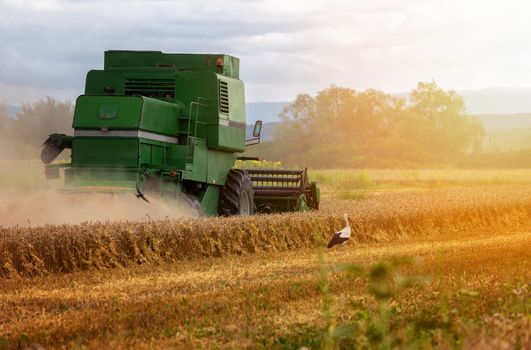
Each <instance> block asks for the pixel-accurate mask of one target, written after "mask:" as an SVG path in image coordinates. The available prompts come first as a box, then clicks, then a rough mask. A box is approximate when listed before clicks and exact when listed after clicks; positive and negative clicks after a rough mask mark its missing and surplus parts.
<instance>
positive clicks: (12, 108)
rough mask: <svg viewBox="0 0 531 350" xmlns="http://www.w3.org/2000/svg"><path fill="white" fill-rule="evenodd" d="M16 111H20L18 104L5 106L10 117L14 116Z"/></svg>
mask: <svg viewBox="0 0 531 350" xmlns="http://www.w3.org/2000/svg"><path fill="white" fill-rule="evenodd" d="M18 111H20V107H19V106H7V113H8V114H9V116H10V117H15V116H16V115H17V113H18Z"/></svg>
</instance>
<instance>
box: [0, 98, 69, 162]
mask: <svg viewBox="0 0 531 350" xmlns="http://www.w3.org/2000/svg"><path fill="white" fill-rule="evenodd" d="M72 115H73V108H72V104H71V103H70V102H59V101H57V100H55V99H53V98H51V97H47V98H46V99H44V100H39V101H37V102H34V103H25V104H23V105H22V108H21V110H20V111H19V112H18V113H17V115H16V117H15V118H11V117H9V116H8V115H7V110H6V108H5V106H4V107H1V106H0V140H1V141H0V159H35V158H38V157H39V147H40V145H41V144H42V143H43V142H44V140H46V138H47V137H48V135H49V134H51V133H52V132H62V133H66V134H71V133H72Z"/></svg>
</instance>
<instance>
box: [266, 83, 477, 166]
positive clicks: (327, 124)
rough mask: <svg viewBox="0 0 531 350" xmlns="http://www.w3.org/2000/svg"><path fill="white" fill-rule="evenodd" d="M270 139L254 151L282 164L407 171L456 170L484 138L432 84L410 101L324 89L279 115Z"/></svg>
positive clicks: (461, 108)
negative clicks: (450, 167)
mask: <svg viewBox="0 0 531 350" xmlns="http://www.w3.org/2000/svg"><path fill="white" fill-rule="evenodd" d="M280 117H281V123H280V124H279V125H278V126H277V127H276V129H275V131H274V133H273V140H272V141H271V142H265V143H264V144H263V145H261V146H260V148H259V149H258V151H259V152H261V154H262V156H264V155H265V156H266V157H269V158H270V159H275V160H280V161H282V162H284V163H285V164H287V165H299V166H300V165H308V166H313V167H360V166H379V167H382V166H383V167H385V166H392V167H396V166H413V165H423V166H424V165H435V164H449V163H455V162H456V161H458V160H459V158H460V157H462V155H463V154H464V153H465V152H467V151H471V150H472V149H473V148H474V144H478V142H479V141H480V140H481V137H482V136H483V131H482V126H481V124H480V123H479V122H478V121H477V120H474V119H473V118H471V117H470V116H469V115H468V114H467V112H466V108H465V104H464V101H463V99H462V98H461V97H460V96H458V95H457V94H456V93H455V92H454V91H445V90H442V89H440V88H439V87H438V86H437V85H436V84H435V82H430V83H422V82H421V83H419V84H418V86H417V88H416V89H415V90H413V91H412V92H411V94H410V96H409V98H408V99H404V98H399V97H395V96H391V95H388V94H385V93H383V92H381V91H377V90H366V91H362V92H357V91H355V90H353V89H348V88H343V87H338V86H333V85H332V86H330V87H329V88H327V89H325V90H322V91H320V92H319V93H318V94H317V96H315V97H312V96H310V95H306V94H305V95H299V96H297V98H296V100H295V101H294V102H293V103H292V104H290V105H289V106H287V107H286V108H285V109H284V110H283V111H282V113H281V114H280Z"/></svg>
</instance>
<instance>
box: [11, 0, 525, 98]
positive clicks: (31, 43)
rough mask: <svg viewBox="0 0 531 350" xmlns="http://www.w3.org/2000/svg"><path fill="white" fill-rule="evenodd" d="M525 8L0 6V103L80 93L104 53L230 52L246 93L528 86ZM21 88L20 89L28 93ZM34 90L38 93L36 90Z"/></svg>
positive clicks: (337, 3) (319, 0)
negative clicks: (432, 84) (423, 83)
mask: <svg viewBox="0 0 531 350" xmlns="http://www.w3.org/2000/svg"><path fill="white" fill-rule="evenodd" d="M529 7H530V5H528V4H527V2H525V1H519V0H507V1H505V2H503V3H499V1H493V0H492V1H490V0H486V1H479V0H467V1H466V2H464V1H458V0H445V1H442V0H404V1H400V2H398V1H393V0H378V1H375V0H362V1H348V0H344V1H341V0H306V1H302V0H290V1H286V0H282V1H277V0H271V1H266V0H262V1H259V0H256V1H249V0H240V1H238V0H232V1H222V0H217V1H213V0H212V1H211V0H203V1H125V0H124V1H119V0H116V1H97V0H93V1H59V0H56V1H46V0H43V1H28V0H17V1H13V0H8V1H1V2H0V45H1V48H2V49H1V50H0V100H1V99H4V100H5V99H7V100H8V101H9V102H10V103H13V102H16V101H14V100H16V98H15V99H14V98H13V96H12V95H13V94H12V93H9V92H8V90H9V89H10V88H13V89H15V87H16V89H15V90H17V91H19V92H22V91H27V93H28V96H20V97H19V99H22V98H23V97H24V98H26V101H27V100H28V99H30V100H31V99H33V98H38V97H39V94H40V93H41V92H46V93H47V95H52V96H55V95H56V94H59V95H61V96H63V95H64V94H65V93H68V92H75V91H77V93H74V95H73V96H72V97H71V98H75V95H77V94H78V93H81V92H82V90H83V87H84V78H85V74H86V72H87V71H88V70H90V69H94V68H101V67H102V65H103V52H104V51H105V50H109V49H134V50H162V51H165V52H223V53H229V54H232V55H235V56H238V57H240V59H241V74H242V78H243V79H244V81H245V82H246V92H247V98H248V100H249V101H256V100H277V99H279V100H289V99H292V98H294V97H295V95H296V94H297V93H300V92H309V93H313V92H315V91H317V90H319V89H322V88H325V87H326V86H328V85H329V84H331V83H336V84H339V85H345V86H349V87H352V88H356V89H366V88H370V87H372V88H379V89H383V90H386V91H404V90H408V89H410V88H412V87H414V86H415V84H416V82H417V81H419V80H431V79H435V80H436V81H438V82H439V83H440V84H441V85H442V86H444V87H448V88H454V89H467V88H479V87H487V86H492V85H513V86H525V85H530V84H529V83H528V81H530V80H531V69H529V68H531V67H530V65H531V49H530V48H529V47H528V46H529V45H527V38H528V37H529V35H530V34H531V22H529V21H528V20H527V18H526V17H527V13H529V11H528V10H529ZM30 90H31V91H30ZM41 97H43V96H41Z"/></svg>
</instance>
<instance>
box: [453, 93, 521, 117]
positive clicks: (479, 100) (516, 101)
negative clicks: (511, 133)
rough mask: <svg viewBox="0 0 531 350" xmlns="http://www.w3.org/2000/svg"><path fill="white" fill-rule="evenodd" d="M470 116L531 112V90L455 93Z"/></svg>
mask: <svg viewBox="0 0 531 350" xmlns="http://www.w3.org/2000/svg"><path fill="white" fill-rule="evenodd" d="M457 93H458V94H459V95H461V96H463V98H464V99H465V103H466V106H467V108H468V111H469V112H470V113H472V114H517V113H526V112H531V88H490V89H483V90H466V91H457Z"/></svg>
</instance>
